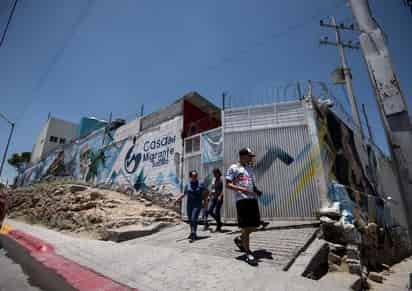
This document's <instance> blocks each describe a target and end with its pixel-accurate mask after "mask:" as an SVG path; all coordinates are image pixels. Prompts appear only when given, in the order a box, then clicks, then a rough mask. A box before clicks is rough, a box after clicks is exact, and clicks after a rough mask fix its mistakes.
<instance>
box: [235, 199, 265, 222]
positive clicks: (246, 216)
mask: <svg viewBox="0 0 412 291" xmlns="http://www.w3.org/2000/svg"><path fill="white" fill-rule="evenodd" d="M236 210H237V223H238V226H239V227H240V228H244V227H259V225H260V213H259V206H258V201H257V200H256V199H241V200H239V201H237V202H236Z"/></svg>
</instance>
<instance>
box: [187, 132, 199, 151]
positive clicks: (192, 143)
mask: <svg viewBox="0 0 412 291" xmlns="http://www.w3.org/2000/svg"><path fill="white" fill-rule="evenodd" d="M199 151H200V136H199V135H198V136H195V137H192V138H187V139H186V140H185V153H186V154H190V153H196V152H199Z"/></svg>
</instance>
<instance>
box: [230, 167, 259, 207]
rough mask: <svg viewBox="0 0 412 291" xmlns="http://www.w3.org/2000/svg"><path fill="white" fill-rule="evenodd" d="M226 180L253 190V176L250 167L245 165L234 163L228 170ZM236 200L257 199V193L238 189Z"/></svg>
mask: <svg viewBox="0 0 412 291" xmlns="http://www.w3.org/2000/svg"><path fill="white" fill-rule="evenodd" d="M226 180H228V181H232V183H233V184H234V185H236V186H240V187H245V188H247V189H248V190H249V191H250V192H253V176H252V172H251V170H250V168H249V167H244V166H242V165H241V164H239V163H236V164H233V165H231V166H230V168H229V169H228V170H227V173H226ZM235 193H236V201H239V200H241V199H257V195H256V193H249V194H245V193H243V192H239V191H236V192H235Z"/></svg>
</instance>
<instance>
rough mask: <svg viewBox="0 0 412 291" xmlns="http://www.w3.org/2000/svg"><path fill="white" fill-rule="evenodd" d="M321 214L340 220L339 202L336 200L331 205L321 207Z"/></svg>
mask: <svg viewBox="0 0 412 291" xmlns="http://www.w3.org/2000/svg"><path fill="white" fill-rule="evenodd" d="M319 214H320V216H325V217H328V218H331V219H334V220H338V219H339V218H340V217H341V213H340V204H339V202H334V203H333V204H332V206H331V207H323V208H321V209H320V211H319Z"/></svg>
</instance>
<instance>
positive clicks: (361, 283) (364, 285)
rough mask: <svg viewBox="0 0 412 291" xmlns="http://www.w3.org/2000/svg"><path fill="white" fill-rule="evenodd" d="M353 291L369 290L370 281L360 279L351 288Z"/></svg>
mask: <svg viewBox="0 0 412 291" xmlns="http://www.w3.org/2000/svg"><path fill="white" fill-rule="evenodd" d="M350 288H351V289H352V290H353V291H363V290H369V289H370V285H369V283H368V280H367V279H366V278H359V279H357V280H356V282H355V283H353V284H352V286H351V287H350Z"/></svg>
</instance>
